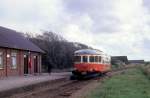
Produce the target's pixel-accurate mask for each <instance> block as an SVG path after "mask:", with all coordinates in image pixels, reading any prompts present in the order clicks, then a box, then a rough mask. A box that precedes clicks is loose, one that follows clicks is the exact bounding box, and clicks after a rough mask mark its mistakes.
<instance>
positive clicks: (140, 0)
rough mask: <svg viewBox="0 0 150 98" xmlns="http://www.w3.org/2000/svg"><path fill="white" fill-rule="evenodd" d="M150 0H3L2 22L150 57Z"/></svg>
mask: <svg viewBox="0 0 150 98" xmlns="http://www.w3.org/2000/svg"><path fill="white" fill-rule="evenodd" d="M149 9H150V4H149V0H1V3H0V12H1V14H0V21H1V23H0V25H1V26H5V27H9V28H12V29H16V30H19V31H24V32H40V30H45V29H46V30H51V31H54V32H56V33H59V34H61V35H62V36H64V37H65V38H66V39H68V40H70V41H76V42H82V43H84V44H87V45H89V46H93V47H95V48H98V49H101V50H103V51H105V52H107V53H108V54H110V55H128V56H129V58H130V59H142V58H143V59H146V60H150V57H149V55H150V54H149V52H148V50H149V48H150V45H149V40H150V36H149V32H150V30H149V26H150V12H149Z"/></svg>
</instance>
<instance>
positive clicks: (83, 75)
mask: <svg viewBox="0 0 150 98" xmlns="http://www.w3.org/2000/svg"><path fill="white" fill-rule="evenodd" d="M105 73H106V72H96V71H93V72H80V71H78V70H74V71H72V76H71V77H70V79H71V80H84V79H91V78H94V77H98V76H103V75H105Z"/></svg>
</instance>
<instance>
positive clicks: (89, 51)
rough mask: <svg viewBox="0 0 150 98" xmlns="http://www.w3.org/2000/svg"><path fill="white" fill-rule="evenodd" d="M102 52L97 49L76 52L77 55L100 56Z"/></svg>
mask: <svg viewBox="0 0 150 98" xmlns="http://www.w3.org/2000/svg"><path fill="white" fill-rule="evenodd" d="M100 54H103V52H102V51H100V50H96V49H82V50H77V51H75V55H100Z"/></svg>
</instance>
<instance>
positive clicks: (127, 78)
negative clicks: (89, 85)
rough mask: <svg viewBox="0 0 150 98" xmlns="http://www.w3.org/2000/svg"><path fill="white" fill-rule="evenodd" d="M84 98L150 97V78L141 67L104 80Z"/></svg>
mask: <svg viewBox="0 0 150 98" xmlns="http://www.w3.org/2000/svg"><path fill="white" fill-rule="evenodd" d="M84 98H150V80H149V79H148V78H147V77H146V76H145V75H144V74H143V73H142V71H141V70H139V69H130V70H128V71H127V72H125V73H123V74H120V75H116V76H113V77H112V78H110V79H106V80H104V82H103V84H100V85H99V86H98V87H97V88H96V89H94V90H93V91H92V92H90V93H89V94H88V95H87V96H86V97H84Z"/></svg>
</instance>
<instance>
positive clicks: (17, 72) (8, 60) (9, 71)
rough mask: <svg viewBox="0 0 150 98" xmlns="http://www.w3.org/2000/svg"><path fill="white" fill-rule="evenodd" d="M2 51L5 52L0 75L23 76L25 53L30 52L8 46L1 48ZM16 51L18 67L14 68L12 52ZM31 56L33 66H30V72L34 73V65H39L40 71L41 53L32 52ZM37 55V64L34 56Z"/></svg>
mask: <svg viewBox="0 0 150 98" xmlns="http://www.w3.org/2000/svg"><path fill="white" fill-rule="evenodd" d="M0 52H2V53H3V66H4V68H3V69H0V77H6V76H23V75H24V55H25V54H29V53H28V52H27V51H23V50H14V49H8V48H0ZM14 52H15V53H16V54H17V55H16V59H17V62H16V63H17V68H16V69H13V68H12V57H11V53H14ZM29 56H31V68H29V67H28V71H29V73H28V74H34V73H35V72H34V66H37V68H38V73H40V71H41V55H40V54H39V53H35V52H30V55H29ZM35 56H37V65H35V64H34V63H35V62H34V57H35Z"/></svg>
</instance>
